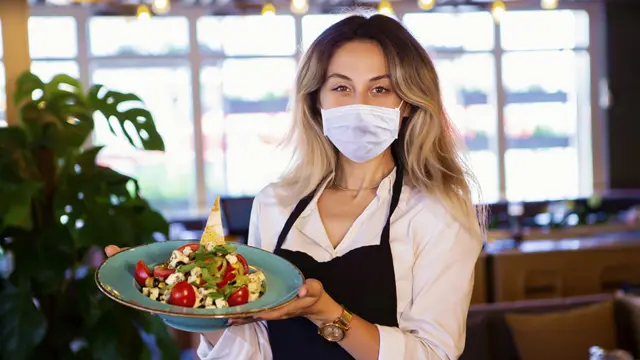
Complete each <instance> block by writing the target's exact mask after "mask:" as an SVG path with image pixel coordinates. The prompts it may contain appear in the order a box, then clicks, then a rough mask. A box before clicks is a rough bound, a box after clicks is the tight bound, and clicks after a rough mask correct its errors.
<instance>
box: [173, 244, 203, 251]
mask: <svg viewBox="0 0 640 360" xmlns="http://www.w3.org/2000/svg"><path fill="white" fill-rule="evenodd" d="M188 247H190V248H191V251H192V252H196V251H198V249H199V248H200V244H186V245H182V246H180V247H179V248H178V251H180V252H183V250H184V249H186V248H188Z"/></svg>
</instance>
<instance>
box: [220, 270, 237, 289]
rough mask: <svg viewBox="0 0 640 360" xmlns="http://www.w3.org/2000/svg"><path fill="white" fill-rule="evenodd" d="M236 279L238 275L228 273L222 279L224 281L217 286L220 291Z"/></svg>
mask: <svg viewBox="0 0 640 360" xmlns="http://www.w3.org/2000/svg"><path fill="white" fill-rule="evenodd" d="M235 278H236V274H234V273H232V272H226V273H225V274H224V276H223V277H222V280H220V282H219V283H217V284H216V285H217V286H218V288H219V289H222V288H223V287H224V286H225V285H227V284H228V283H229V281H232V280H233V279H235Z"/></svg>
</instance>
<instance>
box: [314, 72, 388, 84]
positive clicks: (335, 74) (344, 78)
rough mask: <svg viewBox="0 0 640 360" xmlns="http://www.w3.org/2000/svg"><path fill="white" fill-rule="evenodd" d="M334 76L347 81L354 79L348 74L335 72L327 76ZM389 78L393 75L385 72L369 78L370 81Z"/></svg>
mask: <svg viewBox="0 0 640 360" xmlns="http://www.w3.org/2000/svg"><path fill="white" fill-rule="evenodd" d="M332 77H335V78H338V79H343V80H347V81H353V80H352V79H351V78H350V77H348V76H347V75H342V74H338V73H333V74H331V75H329V76H327V79H329V78H332ZM389 78H391V76H389V74H383V75H378V76H374V77H372V78H371V79H369V82H372V81H378V80H382V79H389Z"/></svg>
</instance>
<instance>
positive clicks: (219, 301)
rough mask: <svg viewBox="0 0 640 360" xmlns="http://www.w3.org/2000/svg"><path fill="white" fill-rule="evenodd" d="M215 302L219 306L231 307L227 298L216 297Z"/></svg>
mask: <svg viewBox="0 0 640 360" xmlns="http://www.w3.org/2000/svg"><path fill="white" fill-rule="evenodd" d="M215 303H216V307H219V308H226V307H229V304H228V303H227V300H225V299H216V301H215Z"/></svg>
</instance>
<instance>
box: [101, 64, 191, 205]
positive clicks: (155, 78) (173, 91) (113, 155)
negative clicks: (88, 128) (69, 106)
mask: <svg viewBox="0 0 640 360" xmlns="http://www.w3.org/2000/svg"><path fill="white" fill-rule="evenodd" d="M91 80H92V83H98V84H104V85H105V86H107V87H109V88H111V89H115V90H118V91H121V92H131V93H134V94H136V95H138V96H139V97H140V98H141V99H142V100H143V101H144V103H145V105H146V106H147V107H148V108H149V110H150V111H151V113H152V114H153V116H154V120H155V122H156V126H157V127H158V131H159V132H160V134H161V135H162V137H163V139H164V141H165V150H166V151H165V152H164V153H160V152H148V151H137V150H135V149H133V148H132V147H131V146H130V145H129V144H128V143H127V142H126V140H124V139H123V138H116V137H115V136H113V135H112V134H111V132H110V130H109V128H108V127H107V123H106V120H105V119H104V118H103V119H96V132H95V143H96V144H102V145H107V146H106V148H105V149H104V150H102V151H101V152H100V156H99V159H98V160H99V161H100V162H101V163H103V164H105V165H108V166H111V167H113V168H114V169H116V170H117V171H120V172H122V173H125V174H127V175H131V176H133V177H135V178H137V179H138V181H139V183H140V188H141V190H142V193H143V195H144V196H145V197H147V198H148V199H149V201H150V202H151V203H152V204H153V205H154V206H157V207H158V208H160V209H162V210H163V211H172V210H184V209H189V208H193V206H194V203H195V199H196V192H195V150H194V144H193V141H194V137H193V123H192V121H191V119H192V110H191V100H190V94H191V83H190V80H191V74H190V71H189V66H188V65H187V64H184V65H178V66H144V67H136V66H131V65H128V66H127V65H119V66H109V65H107V64H96V65H95V68H94V70H93V74H92V79H91Z"/></svg>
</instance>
